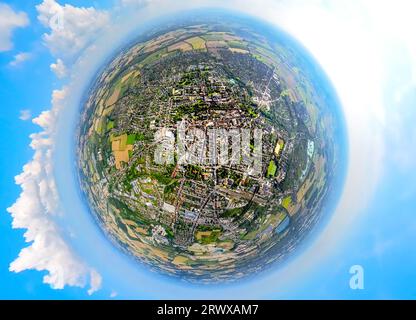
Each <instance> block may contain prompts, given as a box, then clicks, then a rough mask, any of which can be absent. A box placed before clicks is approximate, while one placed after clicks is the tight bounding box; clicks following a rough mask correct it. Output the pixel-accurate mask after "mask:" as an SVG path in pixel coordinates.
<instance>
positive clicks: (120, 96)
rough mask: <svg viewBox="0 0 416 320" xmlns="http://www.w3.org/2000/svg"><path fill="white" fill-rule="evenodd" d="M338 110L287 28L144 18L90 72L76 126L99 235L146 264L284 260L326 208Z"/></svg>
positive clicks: (214, 266)
mask: <svg viewBox="0 0 416 320" xmlns="http://www.w3.org/2000/svg"><path fill="white" fill-rule="evenodd" d="M342 130H343V126H342V119H341V118H340V116H339V109H338V104H337V100H336V99H335V98H334V95H333V94H332V91H331V89H330V86H329V84H328V82H327V81H326V80H325V77H324V76H323V75H322V73H321V71H320V70H319V68H318V67H317V66H316V64H314V62H313V60H312V59H311V58H310V57H309V56H308V55H307V53H305V52H304V50H303V49H302V48H301V47H300V46H299V45H298V44H297V43H296V42H295V41H293V40H292V39H290V37H289V36H287V35H286V34H283V33H282V32H281V31H278V30H276V29H274V28H271V27H269V26H267V25H264V24H263V23H261V22H259V21H256V20H253V19H250V18H244V19H243V18H242V17H240V18H239V19H236V18H232V17H231V16H229V15H227V14H225V13H224V14H222V15H221V18H219V15H218V14H215V15H213V16H210V15H209V14H206V15H205V16H204V18H201V17H200V16H193V15H190V16H183V17H181V18H180V19H178V18H177V19H176V21H175V22H172V21H164V22H159V23H158V24H157V26H153V27H148V29H147V30H146V31H145V32H143V34H142V35H141V36H140V37H138V38H137V39H136V40H135V41H133V42H132V43H131V44H130V45H129V46H128V47H127V48H125V49H124V50H122V51H121V52H119V53H118V54H117V55H116V56H115V57H113V59H112V60H111V61H110V63H108V64H107V65H106V66H105V67H104V69H103V70H102V71H101V72H100V73H99V74H98V76H97V78H96V80H95V82H94V83H93V85H92V87H91V89H90V91H89V93H88V96H87V98H86V101H85V104H84V106H83V110H82V115H81V121H80V125H79V135H78V165H79V176H80V184H81V187H82V190H83V192H84V194H85V196H86V197H85V198H86V200H87V202H88V205H89V207H90V208H91V212H92V214H93V215H94V217H95V218H96V219H97V221H98V222H99V225H100V226H101V227H102V229H103V230H105V233H106V234H107V235H108V236H109V237H110V238H111V239H112V240H113V242H114V243H115V244H116V245H117V246H119V247H120V248H121V249H122V250H123V251H125V252H126V253H128V254H129V255H131V256H133V257H134V258H136V259H137V260H139V261H141V262H144V263H145V264H147V265H149V266H150V267H151V268H152V269H156V270H159V271H162V272H164V273H167V274H170V275H174V276H177V277H181V278H185V279H189V280H196V281H205V282H211V281H226V280H235V279H238V278H241V277H243V276H245V275H249V274H254V273H256V272H258V271H261V270H263V269H265V268H266V267H268V266H270V265H272V264H273V263H274V262H277V261H284V260H285V259H286V258H287V257H288V256H289V254H290V252H292V251H293V250H294V249H295V248H297V247H298V246H299V244H300V243H301V242H302V240H303V239H305V238H306V236H307V235H308V234H309V233H310V231H311V230H313V229H314V227H315V226H316V224H317V223H318V221H320V220H321V218H322V216H324V215H325V214H326V213H325V212H328V211H330V208H331V207H332V206H333V204H332V203H333V202H334V200H335V199H336V194H337V192H336V191H335V190H337V181H340V179H339V176H340V175H341V166H340V163H341V162H342V159H341V158H342V155H343V152H344V151H343V149H342V148H343V145H344V142H343V141H342V139H343V135H342Z"/></svg>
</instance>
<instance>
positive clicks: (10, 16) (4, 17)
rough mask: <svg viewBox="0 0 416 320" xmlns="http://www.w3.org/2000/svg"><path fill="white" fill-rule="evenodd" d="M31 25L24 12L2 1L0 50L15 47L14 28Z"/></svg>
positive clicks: (0, 7) (0, 6) (0, 4)
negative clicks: (16, 10)
mask: <svg viewBox="0 0 416 320" xmlns="http://www.w3.org/2000/svg"><path fill="white" fill-rule="evenodd" d="M27 25H29V19H28V17H27V15H26V13H24V12H15V11H14V10H13V9H12V8H11V7H10V6H9V5H7V4H4V3H0V52H1V51H8V50H10V49H12V48H13V42H12V40H11V38H12V34H13V30H14V29H16V28H22V27H26V26H27Z"/></svg>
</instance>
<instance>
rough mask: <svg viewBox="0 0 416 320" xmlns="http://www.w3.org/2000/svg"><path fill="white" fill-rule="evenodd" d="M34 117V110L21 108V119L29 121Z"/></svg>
mask: <svg viewBox="0 0 416 320" xmlns="http://www.w3.org/2000/svg"><path fill="white" fill-rule="evenodd" d="M30 118H32V111H30V110H29V109H24V110H20V114H19V119H20V120H22V121H27V120H29V119H30Z"/></svg>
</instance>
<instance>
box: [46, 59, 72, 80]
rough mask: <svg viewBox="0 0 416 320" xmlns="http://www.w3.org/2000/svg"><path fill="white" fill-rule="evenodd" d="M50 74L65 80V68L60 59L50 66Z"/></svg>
mask: <svg viewBox="0 0 416 320" xmlns="http://www.w3.org/2000/svg"><path fill="white" fill-rule="evenodd" d="M50 68H51V70H52V72H53V73H54V74H55V75H56V76H57V77H58V78H59V79H62V78H65V77H66V76H67V72H68V70H67V68H66V66H65V64H64V62H63V61H62V60H61V59H57V60H56V62H55V63H52V64H51V65H50Z"/></svg>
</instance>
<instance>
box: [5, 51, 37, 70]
mask: <svg viewBox="0 0 416 320" xmlns="http://www.w3.org/2000/svg"><path fill="white" fill-rule="evenodd" d="M30 58H32V54H30V53H29V52H20V53H18V54H16V55H15V56H14V57H13V60H12V61H11V62H10V63H9V66H11V67H17V66H19V65H21V64H22V63H23V62H25V61H27V60H29V59H30Z"/></svg>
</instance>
